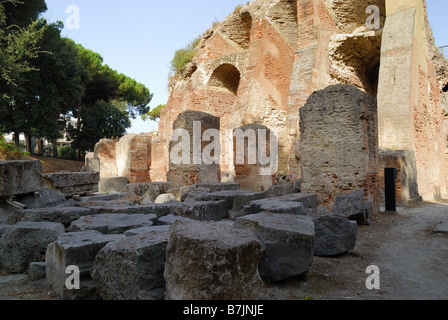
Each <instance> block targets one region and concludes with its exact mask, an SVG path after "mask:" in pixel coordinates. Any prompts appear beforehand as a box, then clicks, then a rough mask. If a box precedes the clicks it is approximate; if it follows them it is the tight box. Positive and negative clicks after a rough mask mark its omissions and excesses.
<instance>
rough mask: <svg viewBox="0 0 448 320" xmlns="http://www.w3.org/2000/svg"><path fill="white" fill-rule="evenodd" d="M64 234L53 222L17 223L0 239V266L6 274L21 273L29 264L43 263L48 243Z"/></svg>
mask: <svg viewBox="0 0 448 320" xmlns="http://www.w3.org/2000/svg"><path fill="white" fill-rule="evenodd" d="M64 232H65V229H64V226H63V225H62V224H60V223H53V222H19V223H17V224H16V225H14V226H11V227H10V228H8V229H7V230H6V232H4V233H3V235H2V237H1V238H0V266H1V267H2V269H3V270H4V271H6V272H7V273H22V272H25V271H26V270H27V268H28V267H29V265H30V263H31V262H36V261H37V262H39V261H43V260H44V257H45V251H46V249H47V246H48V244H49V243H50V242H53V241H54V240H56V239H57V238H58V237H59V235H61V234H63V233H64Z"/></svg>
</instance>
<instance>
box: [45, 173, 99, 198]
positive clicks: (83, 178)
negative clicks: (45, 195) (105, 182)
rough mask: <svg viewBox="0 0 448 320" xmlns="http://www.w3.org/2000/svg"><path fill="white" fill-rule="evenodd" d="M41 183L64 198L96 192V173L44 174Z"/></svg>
mask: <svg viewBox="0 0 448 320" xmlns="http://www.w3.org/2000/svg"><path fill="white" fill-rule="evenodd" d="M42 178H43V183H44V184H45V185H46V186H47V187H48V188H49V189H53V190H55V191H58V192H60V193H62V194H64V195H66V196H68V197H69V196H74V195H83V194H86V193H95V192H98V183H99V181H100V175H99V173H98V172H66V173H44V174H42Z"/></svg>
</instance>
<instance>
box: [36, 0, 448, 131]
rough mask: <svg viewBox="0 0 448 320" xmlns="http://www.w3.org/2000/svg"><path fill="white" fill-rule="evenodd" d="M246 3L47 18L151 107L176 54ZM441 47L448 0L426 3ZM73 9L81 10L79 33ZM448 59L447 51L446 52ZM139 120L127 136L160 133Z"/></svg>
mask: <svg viewBox="0 0 448 320" xmlns="http://www.w3.org/2000/svg"><path fill="white" fill-rule="evenodd" d="M246 2H247V1H242V0H188V1H186V0H165V1H164V0H126V1H124V0H46V3H47V6H48V11H47V12H46V13H45V14H44V16H45V17H46V18H47V19H48V20H49V21H51V22H54V21H57V20H60V21H62V22H64V24H65V26H66V28H65V29H64V30H63V31H62V35H63V36H66V37H69V38H71V39H73V40H74V41H75V42H77V43H80V44H82V45H83V46H84V47H86V48H88V49H91V50H93V51H95V52H98V53H99V54H101V56H102V57H103V58H104V62H105V63H106V64H108V65H109V66H110V67H111V68H113V69H115V70H117V71H118V72H120V73H124V74H125V75H127V76H129V77H131V78H134V79H135V80H137V81H138V82H141V83H143V84H145V85H146V86H147V87H148V88H149V90H150V91H151V92H152V93H154V98H153V100H152V102H151V104H150V105H151V107H152V108H154V107H156V106H158V105H159V104H165V103H166V102H167V100H168V72H169V63H170V61H171V59H172V58H173V55H174V52H175V51H176V50H177V49H180V48H182V47H184V46H185V45H186V44H187V43H189V42H190V41H191V40H192V39H194V38H195V37H197V36H198V35H200V34H202V33H203V32H204V31H206V30H207V29H208V28H210V27H211V26H212V24H213V22H214V21H221V20H223V19H224V18H225V17H226V16H227V15H228V14H230V13H231V12H232V11H233V10H234V9H235V7H236V6H237V5H238V4H240V3H246ZM427 5H428V15H429V20H430V24H431V26H432V28H433V31H434V36H435V39H436V45H437V46H444V45H448V0H427ZM69 6H76V7H77V8H79V28H78V27H77V26H76V25H74V27H75V28H72V29H69V28H68V26H69V25H70V24H71V23H73V22H74V20H72V19H71V18H72V17H73V16H72V14H73V11H70V12H68V13H67V12H66V11H67V8H68V7H69ZM446 55H447V56H448V48H446ZM156 130H157V124H156V123H154V122H151V121H146V122H144V121H142V120H140V119H138V120H136V121H134V122H133V125H132V128H131V129H129V130H128V132H129V133H142V132H150V131H156Z"/></svg>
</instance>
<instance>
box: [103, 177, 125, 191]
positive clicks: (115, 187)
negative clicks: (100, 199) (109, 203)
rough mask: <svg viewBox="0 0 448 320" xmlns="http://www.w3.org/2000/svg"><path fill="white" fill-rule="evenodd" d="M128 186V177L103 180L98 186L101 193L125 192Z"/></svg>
mask: <svg viewBox="0 0 448 320" xmlns="http://www.w3.org/2000/svg"><path fill="white" fill-rule="evenodd" d="M128 184H129V179H128V178H127V177H109V178H101V180H100V181H99V184H98V191H99V192H100V193H110V192H125V191H126V186H127V185H128Z"/></svg>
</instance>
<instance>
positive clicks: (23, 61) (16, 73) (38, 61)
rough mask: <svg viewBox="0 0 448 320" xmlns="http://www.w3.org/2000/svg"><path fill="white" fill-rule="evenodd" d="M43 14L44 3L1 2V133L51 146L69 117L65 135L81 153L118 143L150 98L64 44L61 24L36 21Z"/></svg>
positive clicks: (97, 59)
mask: <svg viewBox="0 0 448 320" xmlns="http://www.w3.org/2000/svg"><path fill="white" fill-rule="evenodd" d="M46 8H47V7H46V4H45V0H27V1H20V2H19V1H17V0H4V1H0V74H1V78H0V131H3V132H6V133H10V132H15V133H25V134H26V135H27V136H33V137H36V138H45V139H48V140H49V141H53V142H54V141H56V140H57V139H58V138H60V137H61V135H62V132H63V131H64V129H65V123H66V121H67V120H68V119H69V118H71V117H75V118H77V119H78V124H77V127H76V128H70V130H69V131H70V135H71V137H72V138H73V139H74V143H73V145H74V146H75V147H76V148H77V149H79V150H81V151H86V150H89V149H92V148H93V146H94V145H95V143H96V142H98V140H100V139H101V138H112V137H115V138H119V137H121V136H122V135H124V134H125V133H126V129H127V128H129V127H130V126H131V119H132V118H135V117H137V116H138V115H145V114H147V113H148V112H149V111H150V107H149V103H150V102H151V100H152V97H153V95H152V93H150V91H149V89H148V88H146V86H145V85H143V84H141V83H138V82H137V81H136V80H134V79H131V78H130V77H128V76H126V75H124V74H122V73H119V72H118V71H116V70H113V69H112V68H110V67H109V66H108V65H106V64H104V62H103V58H102V57H101V55H100V54H98V53H96V52H93V51H91V50H89V49H86V48H84V47H83V46H81V45H80V44H76V43H75V42H74V41H73V40H71V39H67V38H64V37H62V36H61V30H62V28H63V24H62V22H57V23H52V24H49V23H48V22H47V21H46V20H45V19H40V18H39V17H40V15H41V13H42V12H44V11H45V10H46Z"/></svg>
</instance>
